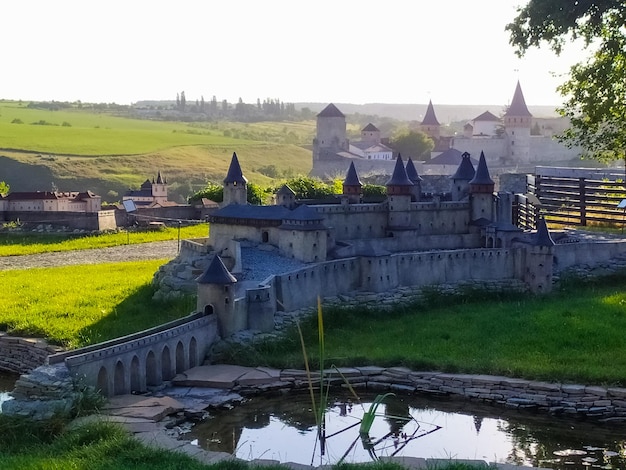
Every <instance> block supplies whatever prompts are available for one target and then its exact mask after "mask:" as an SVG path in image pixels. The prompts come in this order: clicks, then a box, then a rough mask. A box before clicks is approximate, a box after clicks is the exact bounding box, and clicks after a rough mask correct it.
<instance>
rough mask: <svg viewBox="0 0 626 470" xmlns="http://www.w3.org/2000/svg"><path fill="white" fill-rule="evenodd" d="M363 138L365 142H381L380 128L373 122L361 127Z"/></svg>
mask: <svg viewBox="0 0 626 470" xmlns="http://www.w3.org/2000/svg"><path fill="white" fill-rule="evenodd" d="M361 140H362V141H363V142H372V143H375V144H379V143H380V130H378V128H377V127H376V126H375V125H374V124H372V123H371V122H370V123H369V124H368V125H367V126H365V127H364V128H363V129H361Z"/></svg>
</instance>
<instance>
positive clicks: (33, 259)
mask: <svg viewBox="0 0 626 470" xmlns="http://www.w3.org/2000/svg"><path fill="white" fill-rule="evenodd" d="M177 252H178V241H177V240H168V241H165V242H153V243H141V244H137V245H122V246H115V247H111V248H97V249H94V250H76V251H61V252H56V253H41V254H37V255H22V256H3V257H0V271H7V270H11V269H29V268H49V267H53V266H70V265H77V264H97V263H117V262H121V261H139V260H147V259H172V258H174V257H175V256H176V254H177Z"/></svg>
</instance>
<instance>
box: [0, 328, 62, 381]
mask: <svg viewBox="0 0 626 470" xmlns="http://www.w3.org/2000/svg"><path fill="white" fill-rule="evenodd" d="M61 350H62V348H60V347H58V346H52V345H49V344H48V343H47V342H46V341H45V340H43V339H40V338H18V337H15V336H10V335H8V334H7V333H3V332H0V370H5V371H8V372H15V373H18V374H24V373H26V372H29V371H31V370H33V369H35V368H36V367H39V366H41V365H43V364H45V362H46V359H47V357H48V355H50V354H55V353H58V352H59V351H61Z"/></svg>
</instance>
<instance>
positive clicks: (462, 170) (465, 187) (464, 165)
mask: <svg viewBox="0 0 626 470" xmlns="http://www.w3.org/2000/svg"><path fill="white" fill-rule="evenodd" d="M475 174H476V171H475V170H474V165H472V161H471V160H470V154H469V153H467V152H463V153H462V154H461V163H460V164H459V167H458V168H457V170H456V173H454V174H453V175H452V176H451V177H450V179H451V180H452V200H453V201H462V200H463V199H465V198H466V197H467V196H468V194H469V182H470V180H471V179H472V178H474V175H475Z"/></svg>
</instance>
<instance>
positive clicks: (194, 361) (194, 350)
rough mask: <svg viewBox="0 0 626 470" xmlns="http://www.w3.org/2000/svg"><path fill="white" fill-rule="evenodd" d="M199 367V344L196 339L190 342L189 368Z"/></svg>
mask: <svg viewBox="0 0 626 470" xmlns="http://www.w3.org/2000/svg"><path fill="white" fill-rule="evenodd" d="M197 365H198V342H197V341H196V338H193V337H192V338H191V341H190V342H189V368H192V367H196V366H197Z"/></svg>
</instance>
